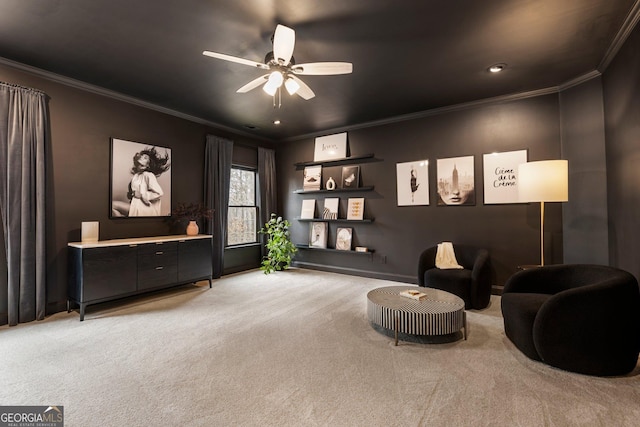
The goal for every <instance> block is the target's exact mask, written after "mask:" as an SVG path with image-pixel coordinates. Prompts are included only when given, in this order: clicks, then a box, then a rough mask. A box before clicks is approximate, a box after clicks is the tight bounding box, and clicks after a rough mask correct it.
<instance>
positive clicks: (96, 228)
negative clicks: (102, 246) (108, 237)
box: [82, 221, 100, 243]
mask: <svg viewBox="0 0 640 427" xmlns="http://www.w3.org/2000/svg"><path fill="white" fill-rule="evenodd" d="M99 234H100V223H99V222H98V221H83V222H82V242H83V243H86V242H97V241H98V237H99Z"/></svg>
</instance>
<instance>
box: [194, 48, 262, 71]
mask: <svg viewBox="0 0 640 427" xmlns="http://www.w3.org/2000/svg"><path fill="white" fill-rule="evenodd" d="M202 54H203V55H205V56H210V57H212V58H218V59H222V60H224V61H230V62H236V63H238V64H244V65H248V66H250V67H257V68H262V69H263V70H268V69H269V66H268V65H267V64H262V63H260V62H256V61H251V60H249V59H244V58H238V57H237V56H231V55H225V54H224V53H217V52H209V51H208V50H205V51H204V52H202Z"/></svg>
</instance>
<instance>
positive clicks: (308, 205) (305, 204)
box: [300, 199, 316, 219]
mask: <svg viewBox="0 0 640 427" xmlns="http://www.w3.org/2000/svg"><path fill="white" fill-rule="evenodd" d="M315 214H316V199H306V200H303V201H302V211H301V212H300V219H313V217H314V216H315Z"/></svg>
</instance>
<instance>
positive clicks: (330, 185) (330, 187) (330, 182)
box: [325, 176, 336, 190]
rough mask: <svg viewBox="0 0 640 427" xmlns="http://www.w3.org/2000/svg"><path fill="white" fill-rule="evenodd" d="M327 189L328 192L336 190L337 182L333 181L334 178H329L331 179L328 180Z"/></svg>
mask: <svg viewBox="0 0 640 427" xmlns="http://www.w3.org/2000/svg"><path fill="white" fill-rule="evenodd" d="M325 188H326V189H327V190H335V189H336V182H335V181H334V180H333V177H331V176H330V177H329V179H328V180H327V184H326V185H325Z"/></svg>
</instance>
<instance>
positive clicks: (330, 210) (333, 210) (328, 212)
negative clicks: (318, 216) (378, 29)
mask: <svg viewBox="0 0 640 427" xmlns="http://www.w3.org/2000/svg"><path fill="white" fill-rule="evenodd" d="M339 202H340V199H339V198H338V197H331V198H328V199H324V210H323V211H322V219H338V203H339Z"/></svg>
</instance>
